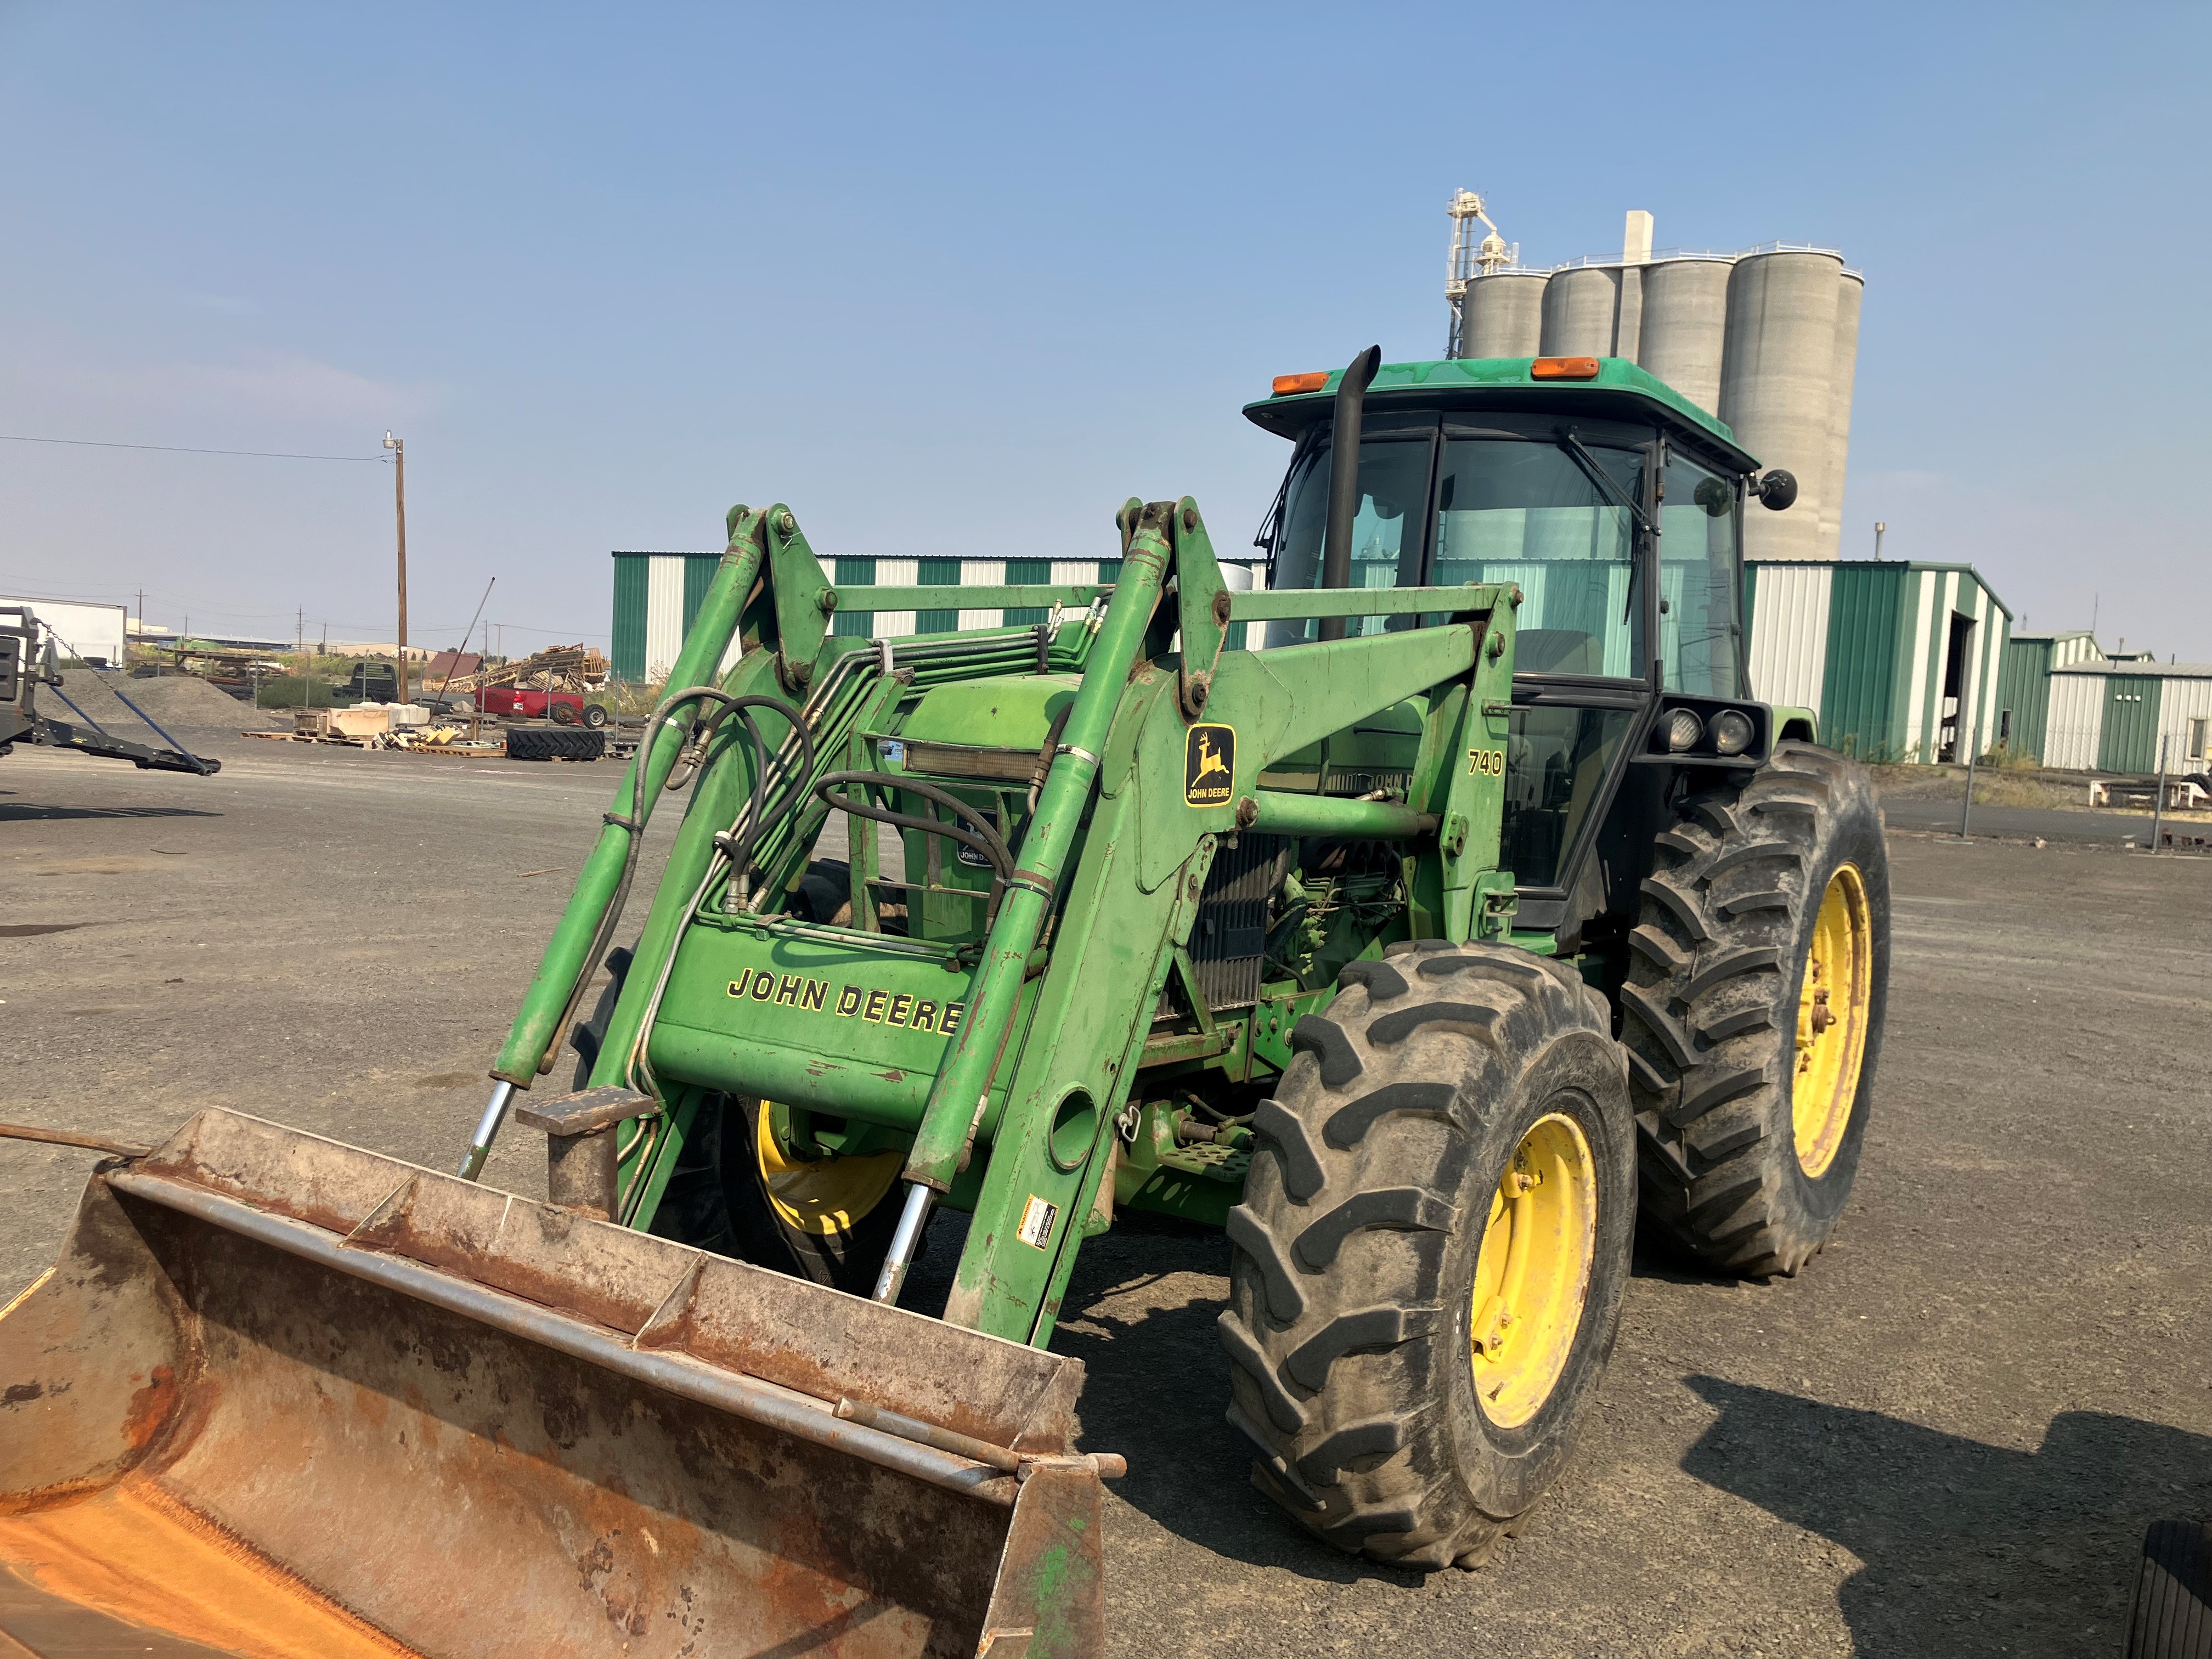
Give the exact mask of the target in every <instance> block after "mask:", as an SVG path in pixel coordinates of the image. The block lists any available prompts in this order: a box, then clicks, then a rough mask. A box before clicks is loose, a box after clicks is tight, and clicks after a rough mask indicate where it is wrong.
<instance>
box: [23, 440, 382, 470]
mask: <svg viewBox="0 0 2212 1659" xmlns="http://www.w3.org/2000/svg"><path fill="white" fill-rule="evenodd" d="M0 443H6V444H68V445H70V447H73V448H76V449H158V450H160V451H161V453H163V454H165V455H250V456H252V457H254V458H255V459H259V460H264V461H364V462H370V463H374V465H378V466H382V465H384V464H385V458H384V457H383V456H381V455H295V454H290V453H287V452H285V451H283V450H276V449H187V448H185V447H182V446H180V445H177V444H114V443H105V442H102V441H100V440H99V439H97V438H21V437H17V436H15V435H13V434H11V433H6V432H0Z"/></svg>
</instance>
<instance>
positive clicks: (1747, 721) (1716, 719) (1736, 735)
mask: <svg viewBox="0 0 2212 1659" xmlns="http://www.w3.org/2000/svg"><path fill="white" fill-rule="evenodd" d="M1712 734H1713V752H1714V753H1715V754H1717V755H1741V753H1743V751H1744V750H1747V749H1748V748H1750V747H1751V740H1752V739H1753V738H1755V737H1757V736H1758V735H1759V728H1758V727H1757V726H1753V724H1752V723H1751V716H1750V715H1748V714H1745V713H1744V712H1743V710H1742V709H1741V708H1723V709H1722V710H1721V712H1720V713H1719V714H1716V715H1714V716H1713V724H1712Z"/></svg>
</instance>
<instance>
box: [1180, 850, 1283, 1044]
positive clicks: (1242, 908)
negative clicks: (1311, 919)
mask: <svg viewBox="0 0 2212 1659" xmlns="http://www.w3.org/2000/svg"><path fill="white" fill-rule="evenodd" d="M1282 846H1283V839H1282V837H1281V836H1255V835H1249V834H1248V835H1243V836H1238V837H1237V840H1236V842H1235V843H1234V844H1233V845H1232V844H1231V843H1230V842H1226V841H1225V842H1222V844H1221V846H1220V848H1218V850H1217V851H1216V852H1215V854H1214V855H1213V867H1212V869H1211V870H1210V871H1208V872H1206V889H1205V890H1204V891H1203V892H1202V893H1200V895H1199V900H1198V918H1197V920H1196V921H1194V923H1193V924H1192V926H1191V930H1190V959H1191V963H1192V964H1193V965H1194V967H1196V968H1197V969H1198V988H1199V993H1200V995H1202V996H1203V997H1205V999H1206V1006H1207V1007H1209V1008H1211V1009H1212V1010H1213V1012H1215V1013H1217V1014H1218V1013H1224V1012H1227V1011H1229V1010H1230V1009H1232V1008H1249V1007H1250V1006H1252V1005H1253V1004H1254V1003H1255V1002H1257V1001H1258V1000H1260V970H1261V964H1262V963H1263V961H1264V960H1265V958H1266V956H1267V892H1268V890H1269V889H1270V888H1271V887H1272V886H1273V884H1274V874H1275V855H1276V854H1278V853H1279V852H1280V851H1281V850H1282Z"/></svg>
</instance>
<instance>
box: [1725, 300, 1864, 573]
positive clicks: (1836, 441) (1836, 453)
mask: <svg viewBox="0 0 2212 1659" xmlns="http://www.w3.org/2000/svg"><path fill="white" fill-rule="evenodd" d="M1843 276H1844V280H1843V286H1842V287H1840V288H1838V289H1837V290H1836V346H1835V355H1834V357H1833V359H1832V362H1831V365H1830V368H1829V370H1828V454H1827V459H1826V463H1825V465H1823V466H1822V468H1821V472H1820V477H1821V480H1822V483H1823V488H1822V489H1821V492H1820V556H1821V557H1822V558H1824V559H1832V558H1835V557H1837V556H1838V555H1839V554H1840V553H1841V552H1842V550H1843V540H1844V460H1845V459H1846V458H1847V457H1848V456H1849V454H1850V447H1851V386H1852V384H1853V382H1854V381H1856V380H1857V379H1858V366H1859V303H1860V301H1862V300H1863V298H1864V297H1865V295H1866V278H1865V277H1863V276H1860V275H1859V274H1858V272H1857V271H1855V270H1846V271H1845V272H1844V274H1843ZM1753 453H1757V452H1756V451H1754V452H1753Z"/></svg>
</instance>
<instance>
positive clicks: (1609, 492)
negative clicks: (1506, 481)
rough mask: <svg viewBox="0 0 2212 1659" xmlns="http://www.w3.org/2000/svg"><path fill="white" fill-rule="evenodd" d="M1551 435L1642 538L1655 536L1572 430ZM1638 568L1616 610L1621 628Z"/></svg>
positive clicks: (1632, 610) (1632, 606)
mask: <svg viewBox="0 0 2212 1659" xmlns="http://www.w3.org/2000/svg"><path fill="white" fill-rule="evenodd" d="M1552 436H1553V439H1554V440H1555V441H1557V442H1558V444H1559V447H1560V448H1562V449H1564V450H1565V451H1566V452H1567V454H1568V456H1569V457H1570V458H1571V459H1572V460H1573V461H1574V464H1575V465H1577V466H1578V467H1580V468H1582V470H1583V471H1584V472H1585V473H1586V474H1588V475H1589V481H1590V482H1591V483H1594V484H1595V485H1596V486H1597V487H1598V493H1599V494H1601V495H1606V496H1609V497H1610V498H1611V499H1612V501H1613V505H1614V506H1616V507H1626V508H1627V509H1628V514H1629V516H1630V517H1631V518H1632V519H1634V520H1636V527H1637V528H1638V529H1639V530H1641V531H1643V532H1644V533H1645V534H1646V535H1653V536H1656V535H1657V534H1658V531H1657V529H1656V527H1655V526H1653V524H1652V522H1651V520H1650V518H1649V517H1648V516H1647V515H1646V514H1645V513H1644V509H1643V508H1642V507H1639V506H1638V505H1637V502H1636V500H1635V498H1634V497H1633V496H1632V495H1630V494H1629V493H1628V492H1627V491H1626V490H1625V489H1622V488H1621V487H1620V483H1619V481H1618V480H1616V479H1615V478H1614V477H1613V475H1612V474H1611V473H1610V472H1607V471H1606V470H1605V469H1604V468H1603V467H1601V466H1600V465H1598V464H1597V458H1596V457H1595V456H1594V455H1592V454H1591V453H1589V451H1588V450H1587V449H1584V448H1583V441H1582V440H1581V439H1579V438H1577V436H1575V435H1574V430H1573V428H1571V427H1564V426H1563V427H1561V428H1559V430H1558V431H1557V432H1555V433H1553V435H1552ZM1641 568H1642V566H1641V564H1640V562H1639V563H1638V564H1635V565H1632V566H1630V567H1629V577H1628V602H1627V603H1626V605H1623V606H1622V607H1621V611H1620V620H1621V623H1623V625H1624V626H1625V625H1626V623H1627V622H1628V619H1629V618H1630V617H1632V616H1634V615H1635V614H1636V574H1637V572H1638V570H1639V569H1641Z"/></svg>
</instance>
